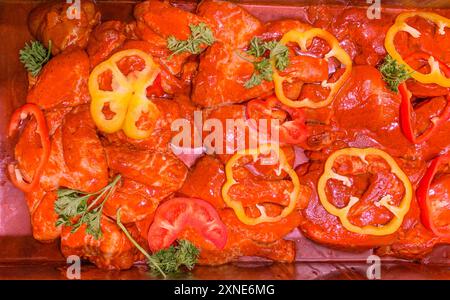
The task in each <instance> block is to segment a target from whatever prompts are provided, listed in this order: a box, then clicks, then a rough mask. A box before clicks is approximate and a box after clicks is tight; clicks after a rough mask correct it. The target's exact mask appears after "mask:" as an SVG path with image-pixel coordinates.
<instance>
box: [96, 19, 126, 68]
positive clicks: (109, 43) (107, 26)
mask: <svg viewBox="0 0 450 300" xmlns="http://www.w3.org/2000/svg"><path fill="white" fill-rule="evenodd" d="M125 39H126V35H125V24H124V23H122V22H121V21H107V22H104V23H101V24H99V25H98V26H97V27H95V29H94V31H93V32H92V35H91V37H90V39H89V43H88V45H87V53H88V54H89V60H90V62H91V68H94V67H95V66H96V65H98V64H99V63H100V62H102V61H104V60H106V59H107V58H108V57H109V56H110V55H111V54H112V53H113V52H114V51H115V50H116V49H117V48H119V47H120V46H122V44H123V43H124V42H125Z"/></svg>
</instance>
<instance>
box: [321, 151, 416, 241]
mask: <svg viewBox="0 0 450 300" xmlns="http://www.w3.org/2000/svg"><path fill="white" fill-rule="evenodd" d="M343 155H346V156H353V157H359V158H360V159H361V160H362V161H363V162H366V163H367V161H366V157H367V156H369V155H370V156H378V157H381V158H383V159H384V160H385V161H386V162H387V163H388V164H389V166H390V167H391V172H392V173H393V174H395V175H396V176H397V178H398V179H400V180H401V181H402V183H403V185H404V187H405V193H404V195H403V198H402V200H401V202H400V205H399V206H393V205H391V204H390V203H389V201H390V200H391V198H392V197H391V196H390V195H386V196H384V197H382V198H381V199H380V200H379V201H378V204H379V205H380V206H383V207H385V208H387V209H388V210H389V211H390V212H391V213H392V214H393V215H394V217H393V218H392V220H391V221H389V222H388V223H387V224H385V225H382V226H373V225H366V226H364V227H359V226H356V225H354V224H352V223H351V222H350V220H349V219H348V213H349V211H350V209H351V208H352V207H353V206H354V205H355V204H356V203H357V202H358V201H359V200H360V199H359V198H357V197H350V201H349V203H348V204H347V206H345V207H343V208H337V207H336V206H334V205H333V204H332V203H331V202H330V201H329V200H328V197H327V194H326V187H327V181H328V180H329V179H337V180H340V181H342V182H343V183H344V184H346V185H351V182H350V179H349V178H348V177H346V176H343V175H339V174H337V173H335V172H334V171H333V165H334V162H335V161H336V159H337V158H338V157H340V156H343ZM317 191H318V195H319V199H320V202H321V203H322V205H323V207H324V208H325V209H326V210H327V211H328V212H329V213H330V214H332V215H334V216H336V217H338V218H339V220H340V221H341V223H342V226H344V228H345V229H347V230H348V231H351V232H355V233H359V234H367V235H375V236H383V235H389V234H392V233H394V232H396V231H397V230H398V228H399V227H400V226H401V225H402V222H403V218H404V216H405V215H406V213H407V212H408V210H409V207H410V205H411V200H412V197H413V189H412V186H411V182H410V181H409V179H408V176H406V174H405V173H404V172H403V171H402V170H401V169H400V167H399V166H398V165H397V163H396V162H395V160H394V159H393V158H392V157H391V156H390V155H389V154H387V153H386V152H384V151H382V150H379V149H376V148H363V149H359V148H345V149H341V150H338V151H336V152H334V153H333V154H331V155H330V156H329V157H328V159H327V161H326V163H325V167H324V172H323V174H322V176H321V177H320V179H319V182H318V184H317Z"/></svg>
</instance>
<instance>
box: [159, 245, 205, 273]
mask: <svg viewBox="0 0 450 300" xmlns="http://www.w3.org/2000/svg"><path fill="white" fill-rule="evenodd" d="M199 255H200V251H199V250H198V249H197V248H196V247H195V246H194V245H193V244H192V243H191V242H189V241H187V240H179V241H178V245H176V246H170V247H169V248H168V249H164V250H160V251H158V252H156V253H155V254H153V255H152V257H153V259H154V260H155V261H156V263H157V264H158V265H159V267H160V268H161V269H162V270H163V271H164V272H165V273H177V272H179V270H180V267H181V266H185V267H186V268H187V269H188V270H192V269H193V268H194V265H195V264H196V263H197V260H198V256H199ZM153 271H156V270H153Z"/></svg>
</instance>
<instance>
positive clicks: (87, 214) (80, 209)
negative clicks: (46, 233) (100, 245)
mask: <svg viewBox="0 0 450 300" xmlns="http://www.w3.org/2000/svg"><path fill="white" fill-rule="evenodd" d="M120 177H121V176H120V175H117V176H116V177H115V178H114V179H113V181H111V182H110V183H109V184H108V185H107V186H105V187H104V188H102V189H100V190H98V191H97V192H94V193H85V192H82V191H78V190H72V189H59V190H58V193H57V194H58V198H57V200H56V202H55V207H54V209H55V212H56V214H57V215H58V220H57V221H56V226H59V225H64V226H70V227H72V230H71V232H72V233H74V232H76V231H77V230H78V229H79V228H80V227H81V225H83V224H86V233H87V234H90V235H92V236H93V237H94V238H95V239H99V238H100V237H101V236H102V231H101V227H100V220H101V216H102V210H103V205H104V204H105V202H106V200H107V199H108V198H109V197H110V196H111V194H112V192H113V191H114V187H115V186H116V184H117V183H118V182H119V180H120ZM92 197H95V198H94V200H93V201H92V202H91V203H90V204H89V205H88V200H89V199H91V198H92ZM100 200H102V203H101V204H100V205H98V206H97V207H95V206H96V205H97V204H98V202H99V201H100ZM74 219H76V222H74Z"/></svg>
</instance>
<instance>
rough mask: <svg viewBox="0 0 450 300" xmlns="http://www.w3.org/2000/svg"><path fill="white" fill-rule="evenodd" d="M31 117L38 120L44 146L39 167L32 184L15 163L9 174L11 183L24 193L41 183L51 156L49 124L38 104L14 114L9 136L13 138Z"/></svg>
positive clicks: (30, 105)
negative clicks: (24, 121) (22, 124)
mask: <svg viewBox="0 0 450 300" xmlns="http://www.w3.org/2000/svg"><path fill="white" fill-rule="evenodd" d="M30 116H32V117H34V118H35V120H36V124H37V126H36V133H37V134H39V137H40V141H41V146H42V153H41V157H40V160H39V165H38V167H37V168H36V170H35V172H34V175H33V179H32V180H31V181H30V182H26V181H25V180H24V178H23V176H22V174H21V172H20V170H19V169H18V168H17V166H16V164H15V163H11V164H9V165H8V172H9V177H10V179H11V182H12V183H13V184H14V185H15V186H16V187H17V188H19V189H21V190H22V191H24V192H31V191H32V190H33V189H34V188H35V187H36V185H37V184H38V183H39V180H40V178H41V175H42V173H43V171H44V166H45V164H46V163H47V161H48V158H49V156H50V137H49V133H48V127H47V122H46V120H45V116H44V113H43V112H42V111H41V110H40V109H39V107H38V106H37V105H36V104H33V103H27V104H25V105H24V106H22V107H20V108H18V109H17V110H16V111H15V112H14V113H13V115H12V117H11V121H10V123H9V128H8V136H9V137H12V136H13V135H14V133H15V132H16V131H17V130H18V129H19V127H20V123H21V122H22V121H23V120H25V119H27V118H28V117H30Z"/></svg>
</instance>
